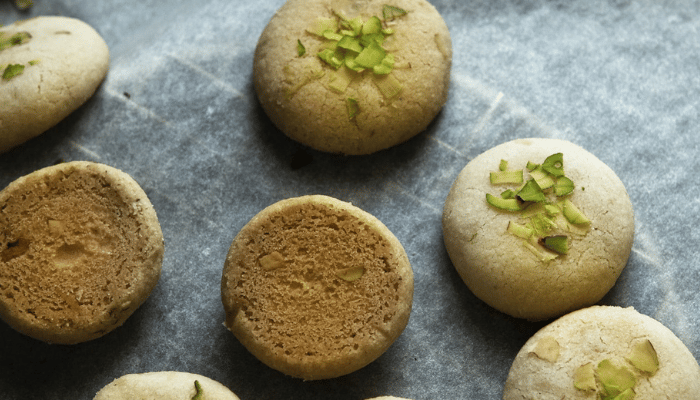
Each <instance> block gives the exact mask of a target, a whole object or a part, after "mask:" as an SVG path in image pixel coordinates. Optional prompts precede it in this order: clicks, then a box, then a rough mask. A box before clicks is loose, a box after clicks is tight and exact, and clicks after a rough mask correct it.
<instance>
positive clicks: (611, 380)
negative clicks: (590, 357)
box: [596, 359, 637, 400]
mask: <svg viewBox="0 0 700 400" xmlns="http://www.w3.org/2000/svg"><path fill="white" fill-rule="evenodd" d="M596 373H597V375H598V381H599V382H600V384H601V385H602V387H603V391H604V393H603V394H604V397H603V399H611V400H612V399H614V398H615V396H618V395H620V394H623V393H624V392H625V391H626V390H628V389H632V388H633V387H634V385H635V383H637V379H636V378H635V377H634V374H633V373H632V371H630V370H629V369H628V368H627V367H625V366H621V367H616V366H615V365H613V363H612V362H610V360H607V359H606V360H603V361H601V362H600V363H598V367H597V368H596Z"/></svg>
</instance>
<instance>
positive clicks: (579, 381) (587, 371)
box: [574, 363, 598, 391]
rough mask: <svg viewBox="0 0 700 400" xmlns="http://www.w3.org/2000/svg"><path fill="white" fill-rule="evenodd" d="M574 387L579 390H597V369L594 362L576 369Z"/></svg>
mask: <svg viewBox="0 0 700 400" xmlns="http://www.w3.org/2000/svg"><path fill="white" fill-rule="evenodd" d="M574 387H575V388H576V389H578V390H584V391H591V390H597V389H598V385H596V383H595V369H594V367H593V363H587V364H584V365H582V366H580V367H578V368H576V371H574Z"/></svg>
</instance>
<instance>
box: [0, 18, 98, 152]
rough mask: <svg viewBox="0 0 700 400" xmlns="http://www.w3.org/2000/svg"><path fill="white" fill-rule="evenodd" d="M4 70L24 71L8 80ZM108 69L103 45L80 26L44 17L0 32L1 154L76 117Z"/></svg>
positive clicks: (89, 31)
mask: <svg viewBox="0 0 700 400" xmlns="http://www.w3.org/2000/svg"><path fill="white" fill-rule="evenodd" d="M8 68H10V69H13V68H18V69H20V68H23V70H22V71H21V74H19V75H15V76H13V77H10V78H8V77H9V76H10V75H12V74H8V73H7V72H6V71H7V69H8ZM108 68H109V50H108V48H107V44H106V43H105V42H104V40H103V39H102V37H100V35H99V34H98V33H97V32H96V31H95V30H94V29H92V28H91V27H90V26H89V25H87V24H86V23H84V22H82V21H80V20H77V19H74V18H68V17H48V16H47V17H36V18H32V19H28V20H23V21H17V22H15V23H13V24H10V25H7V26H3V27H0V74H2V75H3V76H4V77H3V78H0V110H1V111H0V153H3V152H5V151H7V150H9V149H10V148H12V147H14V146H17V145H19V144H21V143H24V142H25V141H27V140H29V139H31V138H33V137H35V136H38V135H39V134H41V133H43V132H45V131H46V130H48V129H49V128H51V127H52V126H54V125H56V124H57V123H58V122H59V121H61V120H62V119H63V118H65V117H66V116H68V115H69V114H70V113H72V112H73V111H75V110H76V109H77V108H78V107H80V106H81V105H82V104H83V103H85V101H86V100H87V99H88V98H90V96H92V95H93V93H95V90H96V89H97V87H98V86H99V84H100V82H102V80H103V79H104V77H105V75H106V74H107V69H108Z"/></svg>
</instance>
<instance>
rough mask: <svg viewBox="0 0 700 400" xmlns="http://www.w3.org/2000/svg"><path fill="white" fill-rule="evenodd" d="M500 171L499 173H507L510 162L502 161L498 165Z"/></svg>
mask: <svg viewBox="0 0 700 400" xmlns="http://www.w3.org/2000/svg"><path fill="white" fill-rule="evenodd" d="M498 170H499V171H507V170H508V161H506V160H501V162H500V163H499V164H498Z"/></svg>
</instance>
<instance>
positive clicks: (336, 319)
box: [221, 195, 413, 380]
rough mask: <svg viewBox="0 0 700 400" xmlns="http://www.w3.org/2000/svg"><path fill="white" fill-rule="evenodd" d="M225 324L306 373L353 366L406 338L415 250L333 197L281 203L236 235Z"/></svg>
mask: <svg viewBox="0 0 700 400" xmlns="http://www.w3.org/2000/svg"><path fill="white" fill-rule="evenodd" d="M221 295H222V301H223V304H224V309H225V310H226V327H227V328H228V329H229V330H230V331H231V332H232V333H233V334H234V335H235V336H236V337H237V338H238V340H239V341H240V342H241V343H242V344H243V345H244V346H245V347H246V348H247V349H248V350H249V351H250V352H251V353H252V354H253V355H255V356H256V357H257V358H258V359H259V360H261V361H262V362H263V363H265V364H266V365H268V366H270V367H271V368H274V369H276V370H278V371H281V372H283V373H285V374H287V375H290V376H293V377H298V378H302V379H305V380H315V379H327V378H334V377H338V376H341V375H345V374H349V373H351V372H353V371H355V370H358V369H360V368H362V367H363V366H365V365H367V364H369V363H370V362H372V361H374V360H375V359H376V358H377V357H379V356H380V355H381V354H382V353H384V352H385V351H386V350H387V348H388V347H389V346H390V345H391V344H392V343H393V342H394V341H395V340H396V339H397V338H398V337H399V335H400V334H401V332H402V331H403V330H404V328H405V327H406V324H407V323H408V318H409V314H410V312H411V305H412V301H413V272H412V270H411V265H410V263H409V261H408V257H407V256H406V252H405V251H404V249H403V247H402V246H401V244H400V243H399V241H398V240H397V239H396V237H395V236H394V235H393V234H392V233H391V232H390V231H389V229H387V227H386V226H384V224H382V223H381V222H380V221H379V220H378V219H376V218H375V217H373V216H372V215H370V214H368V213H367V212H365V211H362V210H360V209H359V208H357V207H354V206H352V205H351V204H349V203H345V202H342V201H340V200H337V199H334V198H331V197H327V196H319V195H316V196H303V197H297V198H291V199H287V200H282V201H280V202H277V203H275V204H273V205H271V206H269V207H267V208H265V209H264V210H262V211H261V212H260V213H258V214H257V215H256V216H255V217H253V219H251V220H250V222H248V223H247V224H246V225H245V226H244V227H243V229H241V231H240V232H239V233H238V235H236V237H235V238H234V240H233V243H232V244H231V248H230V249H229V253H228V255H227V257H226V262H225V266H224V271H223V277H222V282H221Z"/></svg>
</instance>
